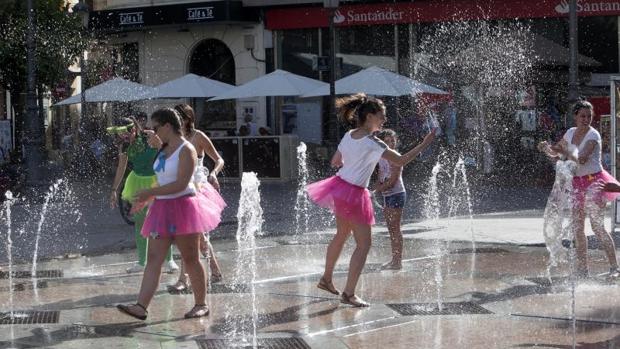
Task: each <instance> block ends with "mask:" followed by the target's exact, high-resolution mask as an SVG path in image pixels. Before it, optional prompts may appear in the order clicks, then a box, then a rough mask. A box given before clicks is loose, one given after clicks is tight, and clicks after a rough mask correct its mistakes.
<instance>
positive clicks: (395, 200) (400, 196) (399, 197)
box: [383, 192, 407, 208]
mask: <svg viewBox="0 0 620 349" xmlns="http://www.w3.org/2000/svg"><path fill="white" fill-rule="evenodd" d="M405 201H407V193H406V192H402V193H396V194H392V195H389V196H384V197H383V207H389V208H403V207H405Z"/></svg>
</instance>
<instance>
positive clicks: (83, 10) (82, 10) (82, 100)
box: [73, 0, 90, 144]
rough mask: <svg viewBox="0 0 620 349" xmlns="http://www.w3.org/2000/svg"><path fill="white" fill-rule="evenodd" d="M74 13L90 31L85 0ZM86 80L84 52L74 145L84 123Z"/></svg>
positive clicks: (81, 64)
mask: <svg viewBox="0 0 620 349" xmlns="http://www.w3.org/2000/svg"><path fill="white" fill-rule="evenodd" d="M73 13H77V15H78V16H80V18H81V19H82V28H83V29H84V30H87V29H88V20H89V18H90V8H89V7H88V5H87V4H86V3H84V0H80V2H78V3H77V4H75V5H74V6H73ZM84 80H86V59H85V58H84V52H82V55H81V56H80V118H79V119H78V124H77V130H76V132H75V134H74V137H73V140H74V142H75V143H74V144H78V143H79V134H80V128H81V124H82V122H84V121H83V120H84V109H85V108H86V94H85V93H84V85H85V84H84Z"/></svg>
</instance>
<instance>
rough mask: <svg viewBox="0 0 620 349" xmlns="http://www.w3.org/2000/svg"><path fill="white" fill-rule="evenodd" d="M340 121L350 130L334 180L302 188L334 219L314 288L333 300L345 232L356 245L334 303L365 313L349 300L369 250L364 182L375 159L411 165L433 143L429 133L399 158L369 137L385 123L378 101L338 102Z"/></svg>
mask: <svg viewBox="0 0 620 349" xmlns="http://www.w3.org/2000/svg"><path fill="white" fill-rule="evenodd" d="M336 106H337V108H338V109H339V113H338V116H339V118H340V120H341V121H342V122H344V123H346V124H348V125H350V126H351V127H354V129H352V130H350V131H349V132H347V133H346V134H345V135H344V137H343V138H342V140H341V141H340V144H339V145H338V150H337V151H336V153H335V154H334V156H333V157H332V159H331V164H332V166H333V167H335V168H339V170H338V172H337V173H336V175H335V176H332V177H329V178H327V179H324V180H322V181H319V182H315V183H312V184H309V185H308V186H307V187H306V190H307V192H308V196H309V197H310V199H311V200H312V201H314V202H315V203H316V204H318V205H319V206H322V207H327V208H330V209H331V210H332V211H333V213H334V215H335V216H336V229H337V231H336V236H334V238H333V240H332V241H331V243H330V244H329V246H328V248H327V254H326V258H325V271H324V272H323V277H321V280H320V281H319V283H318V285H317V287H318V288H320V289H322V290H325V291H327V292H330V293H332V294H335V295H339V294H340V291H338V289H336V287H334V284H333V283H332V276H333V273H334V267H335V265H336V262H337V261H338V257H339V256H340V253H341V252H342V248H343V246H344V243H345V242H346V241H347V239H348V237H349V235H350V234H351V232H353V237H354V238H355V242H356V244H357V246H356V248H355V251H354V252H353V255H352V256H351V261H350V263H349V274H348V278H347V283H346V286H345V288H344V290H343V292H342V295H341V298H340V301H341V302H342V303H343V304H349V305H352V306H354V307H367V306H369V304H368V303H367V302H365V301H364V300H362V299H361V298H359V297H358V296H356V295H355V288H356V286H357V281H358V279H359V276H360V274H361V272H362V269H363V268H364V264H365V263H366V257H367V256H368V251H369V250H370V245H371V235H370V233H371V226H372V225H373V224H374V223H375V217H374V211H373V206H372V202H371V199H370V192H369V191H368V189H367V188H366V187H367V186H368V183H369V181H370V176H371V175H372V172H373V170H374V168H375V166H377V163H378V162H379V159H381V158H385V159H387V160H388V161H391V162H392V163H395V164H397V165H399V166H404V165H406V164H408V163H409V162H411V161H412V160H413V159H414V158H415V157H416V156H417V155H418V154H419V153H420V152H421V151H422V150H424V149H425V148H426V147H428V146H429V145H430V144H431V142H432V141H433V139H434V138H435V130H433V131H431V133H429V134H428V135H427V136H426V137H425V138H424V141H423V142H422V143H421V144H419V145H418V146H416V147H415V148H413V149H411V150H410V151H408V152H407V153H405V154H404V155H399V154H398V153H397V152H395V151H394V150H391V149H389V148H388V146H387V145H386V144H385V143H383V142H382V141H381V140H379V139H377V138H376V137H375V136H373V133H374V132H376V131H379V130H381V128H382V127H383V123H385V120H386V118H385V105H384V104H383V102H382V101H381V100H380V99H377V98H374V97H369V96H366V95H365V94H356V95H353V96H349V97H345V98H341V99H338V100H337V101H336Z"/></svg>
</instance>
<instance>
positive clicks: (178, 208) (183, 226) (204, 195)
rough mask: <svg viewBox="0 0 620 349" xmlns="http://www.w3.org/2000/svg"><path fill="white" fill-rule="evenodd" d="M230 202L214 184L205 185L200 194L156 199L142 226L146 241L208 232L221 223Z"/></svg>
mask: <svg viewBox="0 0 620 349" xmlns="http://www.w3.org/2000/svg"><path fill="white" fill-rule="evenodd" d="M224 207H226V203H225V202H224V199H222V196H220V194H219V193H218V192H217V190H215V188H213V186H212V185H210V184H209V185H202V186H201V188H200V191H199V192H198V193H197V194H196V195H185V196H181V197H179V198H175V199H155V201H153V203H152V204H151V206H150V207H149V211H148V214H147V216H146V218H145V220H144V225H143V226H142V231H141V233H142V236H144V237H145V238H149V237H150V238H153V239H159V238H174V237H175V236H177V235H190V234H202V233H208V232H210V231H211V230H213V229H215V228H216V227H217V226H218V225H219V224H220V221H221V217H222V211H223V210H224Z"/></svg>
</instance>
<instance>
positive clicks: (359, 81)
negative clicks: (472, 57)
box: [301, 66, 448, 97]
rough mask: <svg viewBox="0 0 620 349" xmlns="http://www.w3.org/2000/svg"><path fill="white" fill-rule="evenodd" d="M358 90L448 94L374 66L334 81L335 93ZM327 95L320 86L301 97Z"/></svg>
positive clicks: (326, 89)
mask: <svg viewBox="0 0 620 349" xmlns="http://www.w3.org/2000/svg"><path fill="white" fill-rule="evenodd" d="M359 92H363V93H366V94H369V95H376V96H405V95H417V94H421V93H430V94H441V95H444V94H448V92H446V91H443V90H440V89H438V88H436V87H433V86H430V85H426V84H423V83H421V82H419V81H416V80H414V79H411V78H408V77H406V76H403V75H399V74H396V73H392V72H391V71H389V70H385V69H381V68H379V67H374V66H373V67H369V68H366V69H364V70H362V71H359V72H357V73H355V74H352V75H349V76H347V77H344V78H342V79H340V80H337V81H336V94H339V95H341V94H353V93H359ZM327 95H329V86H322V87H319V88H317V89H315V90H312V91H310V92H308V93H305V94H303V95H302V96H301V97H316V96H327Z"/></svg>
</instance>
